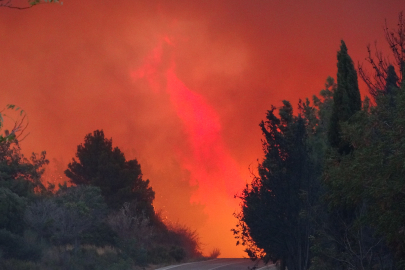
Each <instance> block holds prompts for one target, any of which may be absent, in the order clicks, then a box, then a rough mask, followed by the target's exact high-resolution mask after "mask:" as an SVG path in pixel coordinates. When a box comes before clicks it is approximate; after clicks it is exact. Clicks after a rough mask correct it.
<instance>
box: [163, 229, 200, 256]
mask: <svg viewBox="0 0 405 270" xmlns="http://www.w3.org/2000/svg"><path fill="white" fill-rule="evenodd" d="M167 228H168V230H169V235H170V234H171V235H172V237H173V238H174V239H172V241H173V244H176V245H178V246H180V247H182V248H183V249H184V251H185V252H186V257H187V258H197V257H202V252H201V241H200V237H199V236H198V233H197V231H196V230H192V229H190V228H189V227H187V226H186V225H182V224H179V223H173V224H168V225H167Z"/></svg>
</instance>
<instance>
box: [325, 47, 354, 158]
mask: <svg viewBox="0 0 405 270" xmlns="http://www.w3.org/2000/svg"><path fill="white" fill-rule="evenodd" d="M337 59H338V63H337V68H338V72H337V89H336V91H335V92H334V95H333V109H332V116H331V120H330V125H329V132H328V137H329V143H330V144H331V146H332V147H336V148H339V152H341V153H343V152H348V151H350V150H348V149H349V148H350V147H349V145H348V143H347V142H343V141H342V138H341V134H340V133H341V128H340V124H341V123H342V122H345V121H347V120H349V118H350V117H351V116H352V115H353V114H355V113H356V112H357V111H359V110H360V109H361V96H360V90H359V85H358V81H357V72H356V70H355V68H354V64H353V61H352V59H351V58H350V56H349V54H348V53H347V47H346V44H345V43H344V41H343V40H342V43H341V46H340V51H339V52H338V54H337Z"/></svg>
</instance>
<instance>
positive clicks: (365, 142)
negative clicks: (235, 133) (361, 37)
mask: <svg viewBox="0 0 405 270" xmlns="http://www.w3.org/2000/svg"><path fill="white" fill-rule="evenodd" d="M385 34H386V39H387V41H388V43H389V45H390V48H391V50H392V53H393V57H394V62H393V63H392V65H391V64H390V63H389V62H387V61H386V60H385V58H384V57H383V56H382V54H381V53H379V52H377V53H376V54H375V55H376V57H374V58H376V59H374V58H373V56H372V54H371V50H370V48H368V49H369V57H368V58H367V60H368V62H369V63H370V64H371V66H372V68H373V71H374V75H373V76H369V75H368V74H367V73H366V72H365V70H364V69H363V68H362V67H361V66H360V75H361V78H363V79H364V80H365V82H366V83H367V85H368V86H369V88H370V94H371V96H372V100H370V99H369V98H367V97H366V98H365V99H364V100H363V101H362V100H361V96H360V92H359V87H358V81H357V80H358V79H357V72H356V69H355V67H354V64H353V61H352V59H351V58H350V56H349V54H348V50H347V47H346V44H345V43H344V42H343V41H342V43H341V46H340V50H339V51H338V53H337V60H338V62H337V68H338V71H337V81H336V83H335V80H334V79H333V78H331V77H329V78H328V79H327V81H326V84H325V89H323V90H322V91H321V92H320V97H318V96H314V97H313V99H312V103H311V102H310V101H309V100H308V99H306V100H305V101H304V102H301V101H300V103H299V104H298V114H296V115H294V114H293V107H292V105H291V104H290V103H289V102H288V101H283V106H282V107H281V108H275V107H272V109H271V110H269V111H268V112H267V116H266V120H265V121H263V122H261V124H260V128H261V130H262V132H263V136H264V139H263V149H264V159H263V161H262V162H261V163H260V164H259V166H258V175H254V177H253V180H252V183H251V184H250V185H247V186H246V188H245V189H244V190H243V191H242V193H241V194H240V195H239V198H240V199H241V211H240V212H239V213H236V214H235V216H236V217H237V218H238V224H237V226H236V228H235V229H233V231H234V234H235V237H236V238H237V244H241V245H244V246H245V247H246V252H247V253H248V255H249V256H250V257H251V258H263V259H264V260H265V261H267V262H269V261H273V262H277V264H278V265H279V267H280V269H282V270H284V269H287V268H288V270H303V269H311V270H316V269H319V270H321V269H339V270H340V269H341V270H343V269H405V20H404V19H403V16H402V13H401V14H400V16H399V23H398V29H397V30H395V31H393V30H389V29H388V27H386V28H385Z"/></svg>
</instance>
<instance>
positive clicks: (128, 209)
mask: <svg viewBox="0 0 405 270" xmlns="http://www.w3.org/2000/svg"><path fill="white" fill-rule="evenodd" d="M77 156H78V158H79V160H78V161H79V162H76V161H73V163H71V164H70V165H69V170H67V171H66V173H67V175H68V176H70V177H71V179H73V180H72V183H73V184H76V185H73V186H70V187H68V186H67V185H66V184H64V185H60V186H59V188H58V189H57V190H55V187H53V186H52V185H51V186H50V187H49V188H48V189H46V188H45V186H44V185H43V184H42V183H41V176H42V173H43V165H45V164H47V163H48V161H47V160H46V158H45V153H43V154H42V155H41V156H40V158H38V157H37V156H36V155H33V156H32V158H31V159H30V160H28V159H26V158H24V156H23V155H22V154H21V153H20V148H19V146H18V142H16V141H14V142H8V143H7V144H4V145H1V144H0V268H1V269H13V270H14V269H16V270H19V269H21V270H23V269H45V270H46V269H52V270H53V269H74V270H80V269H100V270H101V269H117V270H119V269H132V268H134V267H135V266H145V265H147V264H148V263H154V264H160V263H170V262H180V261H184V260H187V259H190V258H195V257H199V256H201V251H200V244H199V239H198V236H197V234H196V233H195V232H194V231H192V230H190V229H189V228H187V227H185V226H181V225H178V224H176V225H167V224H165V223H164V222H163V221H162V219H161V218H160V215H158V214H156V213H155V212H154V210H153V206H152V201H153V198H154V192H153V190H152V188H151V187H150V186H149V181H148V180H143V179H142V172H141V170H140V165H139V164H138V163H137V161H136V160H132V161H126V160H125V157H124V154H123V153H122V152H121V151H120V150H119V149H118V148H114V149H113V148H112V140H111V139H110V140H108V139H105V138H104V134H103V132H102V131H96V132H94V133H93V135H92V134H88V135H87V136H86V141H85V144H84V145H80V146H79V147H78V155H77ZM78 179H80V181H79V180H78Z"/></svg>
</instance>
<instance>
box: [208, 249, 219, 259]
mask: <svg viewBox="0 0 405 270" xmlns="http://www.w3.org/2000/svg"><path fill="white" fill-rule="evenodd" d="M219 255H221V251H220V250H219V249H218V248H214V249H213V250H212V251H211V253H210V256H209V257H210V258H211V259H216V258H218V256H219Z"/></svg>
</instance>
